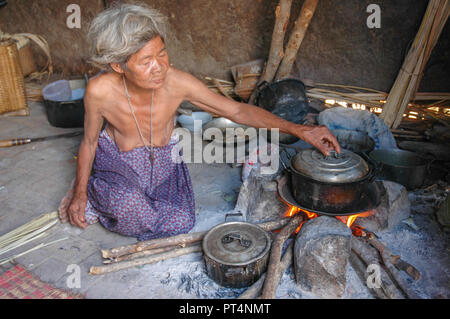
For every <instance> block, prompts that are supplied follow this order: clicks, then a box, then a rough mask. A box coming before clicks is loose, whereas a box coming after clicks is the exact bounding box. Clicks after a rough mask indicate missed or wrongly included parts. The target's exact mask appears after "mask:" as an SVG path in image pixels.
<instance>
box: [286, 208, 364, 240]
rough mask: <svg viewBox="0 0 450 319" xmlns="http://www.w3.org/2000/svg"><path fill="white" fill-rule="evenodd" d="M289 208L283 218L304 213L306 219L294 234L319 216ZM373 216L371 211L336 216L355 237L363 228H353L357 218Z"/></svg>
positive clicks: (299, 209)
mask: <svg viewBox="0 0 450 319" xmlns="http://www.w3.org/2000/svg"><path fill="white" fill-rule="evenodd" d="M289 206H290V208H289V209H288V210H287V211H286V213H285V214H284V216H285V217H292V216H294V215H295V214H298V213H300V212H302V213H304V214H305V215H306V217H307V219H306V220H305V221H304V222H302V223H301V224H300V226H299V227H298V228H297V229H296V230H295V233H296V234H297V233H298V232H299V231H300V229H301V228H302V226H303V224H304V223H306V222H307V221H308V220H310V219H313V218H316V217H318V216H319V215H318V214H316V213H313V212H309V211H307V210H305V209H301V208H298V207H295V206H291V205H289ZM372 214H373V211H368V212H364V213H360V214H355V215H350V216H336V218H337V219H339V220H340V221H341V222H343V223H344V224H346V225H347V227H348V228H350V229H352V232H353V234H355V235H356V236H360V234H362V232H363V229H364V228H363V227H361V226H353V224H354V222H355V221H356V219H357V218H359V217H368V216H370V215H372Z"/></svg>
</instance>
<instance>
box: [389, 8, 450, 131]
mask: <svg viewBox="0 0 450 319" xmlns="http://www.w3.org/2000/svg"><path fill="white" fill-rule="evenodd" d="M449 12H450V11H449V1H448V0H430V2H429V4H428V7H427V10H426V12H425V16H424V18H423V20H422V23H421V25H420V28H419V31H418V33H417V35H416V37H415V39H414V42H413V44H412V46H411V49H410V50H409V52H408V55H407V56H406V59H405V61H404V62H403V65H402V68H401V70H400V72H399V74H398V76H397V78H396V81H395V83H394V86H393V87H392V89H391V91H390V93H389V96H388V99H387V102H386V105H385V107H384V108H383V112H382V114H381V115H380V117H381V118H382V119H383V120H384V121H385V122H386V124H387V125H388V126H389V127H391V128H397V127H398V126H399V125H400V123H401V121H402V120H403V114H404V112H405V110H406V108H407V107H408V103H409V102H410V101H411V100H412V99H413V98H414V95H415V94H416V92H417V88H418V87H419V84H420V80H421V77H422V72H423V70H424V67H425V65H426V63H427V61H428V58H429V57H430V54H431V51H432V49H433V48H434V46H435V45H436V43H437V40H438V38H439V35H440V33H441V32H442V29H443V26H444V24H445V22H446V20H447V19H448V13H449Z"/></svg>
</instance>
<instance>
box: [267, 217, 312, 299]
mask: <svg viewBox="0 0 450 319" xmlns="http://www.w3.org/2000/svg"><path fill="white" fill-rule="evenodd" d="M302 221H303V216H302V215H300V214H296V215H294V217H292V218H291V220H290V221H289V223H288V224H287V225H286V226H284V228H283V229H282V230H281V231H280V232H279V233H278V235H277V237H276V238H275V241H274V242H273V244H272V248H271V251H270V260H269V266H268V270H267V273H266V279H265V281H264V288H263V292H262V294H261V298H263V299H273V298H275V292H276V289H277V287H278V284H279V282H280V278H281V277H280V278H278V269H279V268H280V257H281V250H282V248H283V244H284V242H285V241H286V239H287V238H288V237H289V236H291V234H292V233H293V232H294V231H295V230H296V229H297V228H298V227H299V226H300V224H301V223H302Z"/></svg>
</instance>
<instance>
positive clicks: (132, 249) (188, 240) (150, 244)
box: [102, 218, 290, 259]
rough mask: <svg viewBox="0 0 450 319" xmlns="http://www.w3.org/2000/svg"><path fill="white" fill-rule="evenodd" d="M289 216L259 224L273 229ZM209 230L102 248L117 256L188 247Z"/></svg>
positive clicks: (283, 224)
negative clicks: (156, 249) (166, 248)
mask: <svg viewBox="0 0 450 319" xmlns="http://www.w3.org/2000/svg"><path fill="white" fill-rule="evenodd" d="M289 220H290V219H289V218H283V219H279V220H276V221H271V222H266V223H261V224H257V225H258V226H260V227H261V228H263V229H264V230H266V231H272V230H275V229H279V228H281V227H284V226H285V225H286V224H287V223H288V222H289ZM206 233H207V231H204V232H197V233H191V234H181V235H177V236H172V237H165V238H157V239H152V240H147V241H141V242H139V243H136V244H132V245H127V246H120V247H116V248H112V249H106V250H102V256H103V258H110V259H113V258H117V257H119V256H123V255H128V254H133V253H137V252H141V251H144V250H149V249H155V248H164V247H173V248H176V247H186V246H187V245H188V244H192V243H196V242H200V241H201V240H202V239H203V237H204V236H205V235H206Z"/></svg>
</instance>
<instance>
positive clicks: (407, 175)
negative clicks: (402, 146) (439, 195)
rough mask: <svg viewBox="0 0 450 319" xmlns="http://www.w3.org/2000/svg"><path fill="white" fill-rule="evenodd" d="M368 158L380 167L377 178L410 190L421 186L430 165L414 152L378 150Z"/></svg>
mask: <svg viewBox="0 0 450 319" xmlns="http://www.w3.org/2000/svg"><path fill="white" fill-rule="evenodd" d="M369 156H370V158H371V159H373V160H374V161H375V162H377V163H378V165H380V170H379V172H378V174H377V177H378V178H380V179H382V180H384V179H385V180H389V181H393V182H396V183H399V184H402V185H403V186H405V187H406V188H407V189H410V190H411V189H416V188H419V187H421V186H422V185H423V182H424V180H425V176H426V174H427V172H428V171H429V166H430V164H431V162H430V161H429V160H427V159H425V158H423V157H421V156H419V155H417V154H416V153H414V152H409V151H404V150H399V149H379V150H375V151H372V152H371V153H370V154H369Z"/></svg>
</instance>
